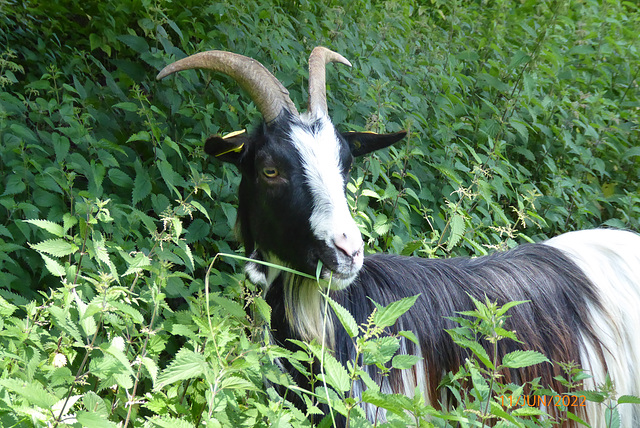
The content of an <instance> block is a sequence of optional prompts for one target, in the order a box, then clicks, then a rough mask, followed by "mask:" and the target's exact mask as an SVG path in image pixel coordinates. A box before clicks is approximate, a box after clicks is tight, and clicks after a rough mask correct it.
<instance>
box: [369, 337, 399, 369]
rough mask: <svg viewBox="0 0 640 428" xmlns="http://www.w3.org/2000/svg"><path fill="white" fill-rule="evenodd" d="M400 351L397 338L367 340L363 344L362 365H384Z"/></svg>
mask: <svg viewBox="0 0 640 428" xmlns="http://www.w3.org/2000/svg"><path fill="white" fill-rule="evenodd" d="M398 349H400V340H399V339H398V338H397V337H391V336H385V337H378V338H375V339H371V340H368V341H367V342H365V343H364V346H363V353H362V363H363V364H366V365H369V364H377V365H382V364H386V363H387V362H388V361H389V360H391V358H393V356H394V355H395V354H396V352H398Z"/></svg>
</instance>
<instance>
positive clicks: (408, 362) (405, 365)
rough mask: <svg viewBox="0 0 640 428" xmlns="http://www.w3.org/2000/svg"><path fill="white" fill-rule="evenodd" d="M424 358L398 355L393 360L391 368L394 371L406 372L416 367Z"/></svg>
mask: <svg viewBox="0 0 640 428" xmlns="http://www.w3.org/2000/svg"><path fill="white" fill-rule="evenodd" d="M420 360H422V357H419V356H417V355H396V356H395V357H393V359H392V360H391V366H392V367H393V368H394V369H400V370H406V369H410V368H411V367H413V366H415V365H416V364H417V363H418V361H420Z"/></svg>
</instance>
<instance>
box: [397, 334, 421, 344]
mask: <svg viewBox="0 0 640 428" xmlns="http://www.w3.org/2000/svg"><path fill="white" fill-rule="evenodd" d="M398 336H402V337H404V338H406V339H409V340H410V341H412V342H413V343H415V344H416V345H418V346H420V342H419V341H418V338H417V337H416V335H415V334H414V333H413V332H412V331H410V330H402V331H399V332H398Z"/></svg>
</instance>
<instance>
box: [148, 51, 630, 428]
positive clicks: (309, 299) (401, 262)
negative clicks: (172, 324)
mask: <svg viewBox="0 0 640 428" xmlns="http://www.w3.org/2000/svg"><path fill="white" fill-rule="evenodd" d="M329 62H339V63H343V64H345V65H349V66H350V63H349V61H347V60H346V59H345V58H344V57H343V56H342V55H340V54H338V53H335V52H333V51H330V50H329V49H326V48H323V47H317V48H315V49H314V50H313V52H312V53H311V56H310V58H309V101H308V111H307V112H306V113H303V114H300V113H298V111H297V110H296V107H295V105H294V103H293V102H292V101H291V99H290V97H289V94H288V92H287V90H286V89H285V88H284V87H283V85H282V84H281V83H280V82H279V81H278V80H277V79H276V78H275V77H274V76H273V75H272V74H271V73H270V72H269V71H267V69H266V68H265V67H264V66H262V64H260V63H258V62H257V61H254V60H253V59H250V58H247V57H244V56H242V55H238V54H233V53H229V52H223V51H208V52H201V53H197V54H195V55H192V56H189V57H187V58H184V59H181V60H179V61H176V62H174V63H172V64H170V65H168V66H167V67H165V68H164V69H163V70H162V71H161V72H160V73H159V74H158V76H157V78H158V79H162V78H164V77H165V76H167V75H169V74H172V73H175V72H177V71H181V70H187V69H193V68H203V69H210V70H214V71H217V72H222V73H224V74H227V75H229V76H230V77H232V78H233V79H234V80H236V81H237V82H238V83H239V85H240V86H241V87H242V88H244V89H245V90H246V91H247V92H248V93H249V95H250V96H251V97H252V99H253V101H254V102H255V103H256V105H257V107H258V109H259V110H260V112H261V114H262V116H263V118H264V121H263V122H262V123H261V124H260V125H259V127H258V128H257V130H256V131H255V132H254V133H253V134H251V135H247V134H246V133H232V134H230V135H228V136H227V137H220V136H213V137H210V138H208V139H207V141H206V142H205V151H206V152H207V153H208V154H210V155H212V156H214V157H215V158H217V159H219V160H221V161H223V162H230V163H232V164H234V165H236V166H237V168H238V169H239V170H240V172H241V174H242V180H241V183H240V188H239V204H238V225H239V233H240V235H241V239H242V241H243V243H244V246H245V250H246V252H247V255H249V256H250V258H251V259H252V260H255V261H256V262H249V263H247V265H246V267H245V272H246V274H247V276H248V278H249V279H250V280H251V281H252V282H254V283H256V284H260V285H261V286H262V287H264V293H265V297H266V300H267V302H268V303H269V304H270V305H271V307H272V311H273V314H274V315H275V316H273V317H272V324H271V335H272V338H273V340H274V341H275V342H276V343H278V344H280V345H282V346H284V347H287V348H289V349H294V348H293V345H292V344H291V343H290V342H289V341H287V339H290V338H291V339H299V340H306V341H311V340H313V339H317V340H318V341H321V340H322V338H321V337H322V325H323V317H324V315H323V311H322V306H323V298H322V296H321V294H320V292H319V290H318V287H317V284H316V283H315V281H312V280H308V279H305V278H302V277H300V276H297V275H294V274H291V273H287V272H285V271H282V270H279V269H276V268H271V267H265V265H264V264H261V263H258V261H268V262H271V263H275V264H279V265H283V266H288V267H290V268H293V269H295V270H298V271H302V272H306V273H309V274H312V275H313V274H315V272H316V269H317V266H318V263H319V262H321V263H322V266H323V267H322V271H321V275H322V277H323V278H325V279H329V278H330V279H331V290H330V295H331V297H332V298H333V299H334V300H335V301H337V302H338V303H339V304H341V305H342V306H344V307H345V308H347V309H348V310H349V312H350V313H351V314H353V316H354V317H355V318H356V320H357V321H358V322H359V323H361V322H364V321H365V319H366V317H367V316H368V315H369V314H370V313H371V312H372V310H373V309H374V306H373V303H371V300H373V301H376V302H378V303H380V304H382V305H387V304H389V303H391V302H393V301H395V300H398V299H400V298H403V297H407V296H412V295H415V294H418V293H420V295H421V296H420V297H419V298H418V300H417V302H416V304H415V305H414V306H413V308H412V309H411V310H410V311H409V312H408V313H406V314H405V315H404V316H403V317H401V318H400V319H399V320H398V322H397V323H396V325H395V326H394V327H393V331H400V330H412V331H413V332H414V333H415V334H416V335H417V337H418V339H419V343H420V345H419V346H415V345H414V344H413V343H411V342H407V343H405V344H403V350H404V351H405V352H408V353H413V354H416V355H419V356H421V357H422V360H421V362H419V363H418V364H417V365H416V366H414V367H413V369H411V371H402V372H392V373H391V375H390V376H388V377H384V378H382V377H378V378H376V379H375V380H377V381H379V382H381V383H382V390H383V391H384V392H398V393H404V394H408V395H411V394H413V391H414V390H415V388H416V386H420V387H421V388H422V391H423V393H424V395H425V397H426V399H428V401H429V402H431V403H432V404H434V405H436V406H437V405H438V404H439V402H438V400H439V397H440V395H439V391H437V387H438V385H439V383H440V380H441V379H442V377H443V375H444V374H445V373H447V372H448V371H455V370H457V368H458V367H459V366H460V364H461V363H463V361H464V358H465V354H464V351H462V350H461V349H459V348H458V347H457V346H455V345H454V343H453V342H452V340H451V338H450V336H449V335H448V334H447V333H445V331H444V330H445V329H446V328H452V327H453V323H452V321H450V320H449V319H448V318H446V317H448V316H449V317H450V316H453V315H455V314H456V313H457V312H459V311H463V310H469V309H470V308H472V307H473V305H472V300H471V297H470V296H472V297H474V298H476V299H479V300H484V297H485V296H486V297H488V298H489V299H490V300H491V301H496V302H498V303H499V304H504V303H506V302H509V301H514V300H527V301H530V303H528V304H523V305H519V306H516V307H514V308H513V309H512V310H511V312H510V313H511V315H512V316H511V318H510V319H509V322H510V324H509V326H508V328H510V329H515V330H517V332H518V335H519V338H520V339H521V340H522V341H523V343H522V344H517V343H516V342H513V341H508V340H505V341H501V342H500V346H501V348H500V349H499V353H500V354H501V355H504V354H506V353H507V352H510V351H512V350H515V349H522V348H525V349H534V350H538V351H540V352H542V353H544V354H545V355H546V356H547V357H548V358H549V359H551V360H554V361H565V362H568V361H576V362H580V364H581V365H582V367H583V368H584V369H585V370H586V371H588V372H590V373H591V374H592V375H593V378H592V379H590V380H587V381H585V386H586V387H587V388H594V387H595V386H596V384H600V383H602V382H604V380H605V376H606V373H608V374H609V375H610V376H611V378H612V379H613V381H614V382H615V385H616V388H617V392H618V393H619V394H633V395H638V394H639V393H640V336H639V334H640V333H638V332H640V236H638V235H637V234H635V233H633V232H627V231H619V230H605V229H595V230H587V231H579V232H570V233H566V234H563V235H560V236H558V237H556V238H553V239H551V240H548V241H546V242H544V243H539V244H526V245H522V246H519V247H517V248H515V249H513V250H510V251H506V252H500V253H496V254H493V255H490V256H485V257H479V258H473V259H466V258H451V259H440V260H438V259H422V258H417V257H402V256H398V255H391V254H372V255H369V256H367V257H365V256H364V251H365V249H364V242H363V240H362V237H361V234H360V231H359V229H358V226H357V225H356V223H355V221H354V219H353V218H352V216H351V213H350V210H349V206H348V204H347V199H346V196H345V191H346V182H347V179H348V173H349V170H350V168H351V165H352V162H353V158H354V157H356V156H362V155H365V154H367V153H370V152H372V151H375V150H379V149H382V148H385V147H387V146H389V145H391V144H394V143H396V142H398V141H400V140H401V139H402V138H403V137H404V136H405V132H397V133H392V134H374V133H360V132H346V133H339V132H337V131H336V129H335V127H334V125H333V124H332V122H331V120H330V119H329V114H328V109H327V101H326V88H325V66H326V64H327V63H329ZM369 298H370V299H371V300H370V299H369ZM327 324H328V329H327V331H328V333H327V336H328V337H327V338H326V339H325V341H326V343H328V345H329V347H330V348H331V350H332V352H333V353H334V354H335V356H336V357H337V358H338V359H339V360H340V361H342V362H343V363H344V362H346V361H348V360H350V359H353V358H354V357H355V354H354V352H355V351H354V346H353V343H352V341H351V340H350V338H349V337H348V335H347V334H346V332H345V331H344V329H343V328H342V327H341V325H340V324H339V322H337V320H336V318H335V316H333V315H331V319H329V320H327ZM554 370H557V369H554V367H553V366H552V365H551V364H546V365H538V366H535V367H531V368H527V369H520V370H513V371H512V372H511V375H510V376H511V379H512V380H513V381H514V382H526V381H531V380H532V379H534V378H536V377H540V378H541V381H542V383H543V384H546V385H549V386H551V387H552V388H554V389H555V390H556V391H562V390H563V388H562V385H560V384H559V382H558V381H557V380H555V379H554V376H556V375H557V374H559V373H557V372H555V371H554ZM292 375H293V376H294V378H296V379H297V380H298V381H300V382H301V383H302V384H304V378H303V377H302V376H301V375H296V373H295V370H292ZM372 375H373V376H375V374H373V373H372ZM356 389H357V390H358V392H359V393H361V392H362V391H363V389H364V386H363V385H356ZM364 407H365V409H364V410H365V412H366V414H367V416H368V417H369V418H370V419H371V420H374V418H375V417H376V411H377V410H376V408H374V407H373V406H371V405H368V404H365V405H364ZM602 412H603V411H602V410H601V407H596V406H595V405H592V404H590V403H589V404H588V405H587V408H586V414H585V418H586V419H587V421H589V422H590V423H591V424H592V426H601V424H602V423H604V422H603V421H604V417H603V414H602ZM621 418H622V425H623V426H628V427H630V426H640V411H638V409H636V408H631V407H626V408H623V409H621Z"/></svg>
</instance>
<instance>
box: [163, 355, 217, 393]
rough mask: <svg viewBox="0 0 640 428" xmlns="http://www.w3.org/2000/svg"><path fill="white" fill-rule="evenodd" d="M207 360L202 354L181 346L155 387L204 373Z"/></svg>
mask: <svg viewBox="0 0 640 428" xmlns="http://www.w3.org/2000/svg"><path fill="white" fill-rule="evenodd" d="M205 369H206V361H205V359H204V357H203V356H202V354H198V353H196V352H193V351H191V350H190V349H187V348H181V349H180V350H179V351H178V353H177V354H176V357H175V358H174V359H173V361H171V363H170V364H169V366H168V367H167V368H166V369H164V370H163V371H162V373H161V374H160V376H159V377H158V382H157V383H156V384H155V386H154V389H155V390H159V389H162V388H164V387H165V386H166V385H169V384H172V383H174V382H178V381H181V380H186V379H193V378H196V377H200V376H203V375H204V372H205Z"/></svg>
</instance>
